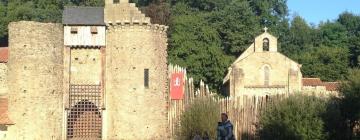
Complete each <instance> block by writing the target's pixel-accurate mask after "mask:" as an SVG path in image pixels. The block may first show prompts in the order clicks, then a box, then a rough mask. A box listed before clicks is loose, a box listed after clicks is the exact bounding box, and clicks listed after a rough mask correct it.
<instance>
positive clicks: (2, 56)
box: [0, 47, 9, 63]
mask: <svg viewBox="0 0 360 140" xmlns="http://www.w3.org/2000/svg"><path fill="white" fill-rule="evenodd" d="M8 58H9V51H8V47H0V63H7V62H8Z"/></svg>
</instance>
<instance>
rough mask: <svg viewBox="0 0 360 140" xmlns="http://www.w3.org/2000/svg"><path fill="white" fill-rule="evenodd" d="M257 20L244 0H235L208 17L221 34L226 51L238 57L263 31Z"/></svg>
mask: <svg viewBox="0 0 360 140" xmlns="http://www.w3.org/2000/svg"><path fill="white" fill-rule="evenodd" d="M257 21H258V19H257V17H256V16H255V14H254V13H253V12H252V11H251V9H250V7H249V3H248V2H247V1H243V0H234V1H232V2H231V3H230V4H229V5H227V6H226V7H225V8H224V9H223V10H219V11H215V12H213V13H212V14H211V15H210V16H209V17H208V22H209V23H212V26H213V27H214V28H216V29H217V31H218V32H219V34H220V38H221V42H222V46H223V48H224V51H225V53H226V54H228V55H232V56H236V57H237V56H239V55H240V54H241V53H242V52H243V51H245V50H246V49H247V48H248V47H249V46H250V44H251V43H252V42H253V39H254V37H255V35H257V34H259V33H260V32H261V30H260V24H259V23H258V22H257Z"/></svg>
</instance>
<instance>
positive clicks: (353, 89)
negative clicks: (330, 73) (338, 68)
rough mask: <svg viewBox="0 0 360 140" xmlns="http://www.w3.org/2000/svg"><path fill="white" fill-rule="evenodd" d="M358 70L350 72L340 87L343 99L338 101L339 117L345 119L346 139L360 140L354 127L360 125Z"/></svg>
mask: <svg viewBox="0 0 360 140" xmlns="http://www.w3.org/2000/svg"><path fill="white" fill-rule="evenodd" d="M359 77H360V69H353V70H351V71H350V73H349V75H348V77H347V81H345V82H343V83H342V84H341V86H340V93H341V95H342V97H343V98H341V101H340V108H341V115H342V116H343V117H344V118H345V122H346V125H347V127H348V129H347V136H346V139H360V136H359V135H358V134H356V133H360V132H357V131H359V130H356V129H355V128H356V126H358V125H360V123H359V122H360V78H359Z"/></svg>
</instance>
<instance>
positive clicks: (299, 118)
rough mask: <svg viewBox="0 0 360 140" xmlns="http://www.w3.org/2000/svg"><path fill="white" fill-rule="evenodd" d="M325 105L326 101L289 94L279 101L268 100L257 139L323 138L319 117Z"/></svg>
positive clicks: (300, 139)
mask: <svg viewBox="0 0 360 140" xmlns="http://www.w3.org/2000/svg"><path fill="white" fill-rule="evenodd" d="M326 104H327V103H326V100H323V99H320V98H317V97H314V96H304V95H291V96H290V97H289V98H286V99H283V100H281V101H276V100H275V101H272V102H270V103H269V104H268V108H267V109H266V110H265V111H263V112H262V114H261V117H260V122H259V123H260V129H259V135H260V139H264V140H274V139H276V140H313V139H317V140H321V139H326V138H327V134H326V133H325V128H324V126H325V125H324V121H323V119H322V116H323V114H324V113H325V112H326V106H327V105H326Z"/></svg>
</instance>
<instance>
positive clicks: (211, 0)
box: [171, 0, 232, 11]
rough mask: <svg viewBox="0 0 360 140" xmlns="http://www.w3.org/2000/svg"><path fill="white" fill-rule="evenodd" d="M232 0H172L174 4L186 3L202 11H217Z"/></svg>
mask: <svg viewBox="0 0 360 140" xmlns="http://www.w3.org/2000/svg"><path fill="white" fill-rule="evenodd" d="M231 1H232V0H171V3H172V4H173V5H176V4H177V3H179V2H180V3H185V4H187V5H189V6H190V7H191V8H193V9H196V10H200V11H215V10H220V9H223V8H224V7H225V6H226V5H228V4H229V3H230V2H231Z"/></svg>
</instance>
